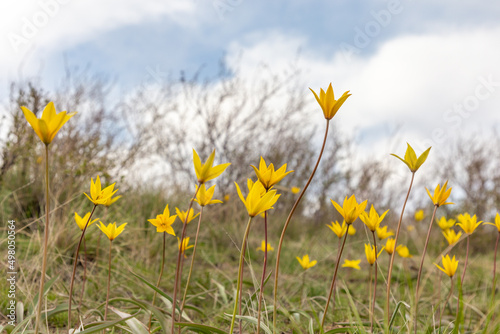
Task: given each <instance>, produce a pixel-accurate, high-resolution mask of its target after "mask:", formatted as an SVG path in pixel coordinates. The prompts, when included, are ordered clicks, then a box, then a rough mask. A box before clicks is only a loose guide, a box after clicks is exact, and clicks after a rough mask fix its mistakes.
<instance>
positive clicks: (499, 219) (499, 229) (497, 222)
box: [485, 213, 500, 233]
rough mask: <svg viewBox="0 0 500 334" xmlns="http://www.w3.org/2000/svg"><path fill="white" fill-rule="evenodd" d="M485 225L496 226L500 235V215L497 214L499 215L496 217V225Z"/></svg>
mask: <svg viewBox="0 0 500 334" xmlns="http://www.w3.org/2000/svg"><path fill="white" fill-rule="evenodd" d="M485 224H488V225H493V226H496V228H497V229H498V233H500V214H498V213H497V215H496V216H495V224H493V223H485Z"/></svg>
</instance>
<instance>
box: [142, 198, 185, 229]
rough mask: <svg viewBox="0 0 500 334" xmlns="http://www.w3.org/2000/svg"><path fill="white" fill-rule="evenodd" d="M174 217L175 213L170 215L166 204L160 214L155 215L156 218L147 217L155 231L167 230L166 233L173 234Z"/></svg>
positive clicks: (175, 216)
mask: <svg viewBox="0 0 500 334" xmlns="http://www.w3.org/2000/svg"><path fill="white" fill-rule="evenodd" d="M175 218H177V215H172V216H171V215H170V210H169V209H168V204H167V206H165V209H164V210H163V213H162V214H159V215H156V218H153V219H148V222H150V223H151V224H153V226H156V232H159V233H161V232H167V233H168V234H171V235H175V231H174V229H173V228H172V224H173V223H174V222H175ZM183 223H184V222H183Z"/></svg>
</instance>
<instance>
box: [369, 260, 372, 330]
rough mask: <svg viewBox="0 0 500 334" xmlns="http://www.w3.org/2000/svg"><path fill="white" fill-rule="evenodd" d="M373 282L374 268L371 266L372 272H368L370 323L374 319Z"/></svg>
mask: <svg viewBox="0 0 500 334" xmlns="http://www.w3.org/2000/svg"><path fill="white" fill-rule="evenodd" d="M372 280H373V266H372V265H370V270H369V271H368V308H369V312H370V322H371V319H372V314H371V312H372V302H373V301H372V289H373V285H372Z"/></svg>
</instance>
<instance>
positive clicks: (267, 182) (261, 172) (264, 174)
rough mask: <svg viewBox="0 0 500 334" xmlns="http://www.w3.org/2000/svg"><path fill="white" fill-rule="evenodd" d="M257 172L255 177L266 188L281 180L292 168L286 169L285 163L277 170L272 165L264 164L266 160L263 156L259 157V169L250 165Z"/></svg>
mask: <svg viewBox="0 0 500 334" xmlns="http://www.w3.org/2000/svg"><path fill="white" fill-rule="evenodd" d="M251 166H252V167H253V169H254V170H255V174H257V178H258V179H259V181H260V182H261V183H262V185H263V186H264V188H266V190H269V189H271V188H272V187H273V186H274V185H275V184H276V183H278V182H280V181H281V180H283V178H284V177H285V176H287V175H288V174H290V173H292V172H293V170H290V171H288V172H287V171H286V164H284V165H283V166H281V167H280V168H279V169H278V170H277V171H275V170H274V165H273V164H269V166H266V162H265V160H264V158H263V157H260V163H259V169H257V167H255V166H254V165H251Z"/></svg>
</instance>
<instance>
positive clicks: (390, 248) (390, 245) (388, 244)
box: [385, 238, 396, 255]
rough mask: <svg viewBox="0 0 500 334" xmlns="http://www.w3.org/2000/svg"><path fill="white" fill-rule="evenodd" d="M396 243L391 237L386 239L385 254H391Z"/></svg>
mask: <svg viewBox="0 0 500 334" xmlns="http://www.w3.org/2000/svg"><path fill="white" fill-rule="evenodd" d="M395 245H396V240H395V239H393V238H389V239H387V241H386V242H385V251H386V252H387V254H389V255H392V253H394V246H395Z"/></svg>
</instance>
